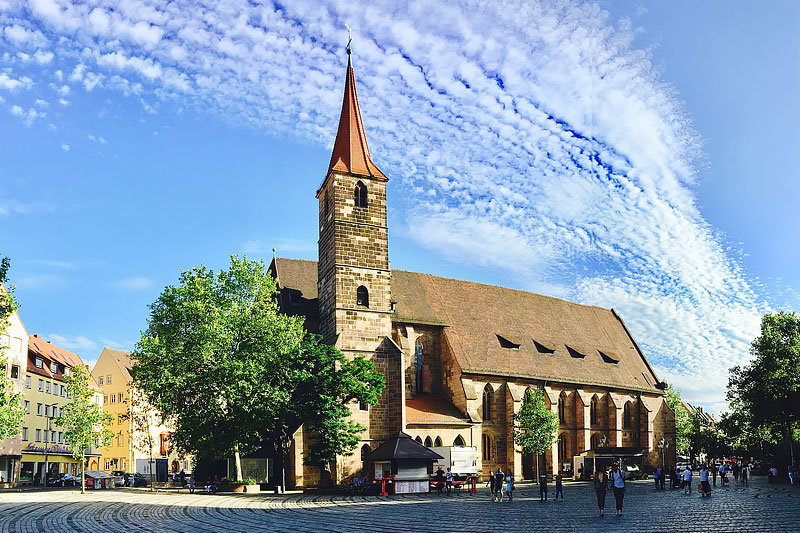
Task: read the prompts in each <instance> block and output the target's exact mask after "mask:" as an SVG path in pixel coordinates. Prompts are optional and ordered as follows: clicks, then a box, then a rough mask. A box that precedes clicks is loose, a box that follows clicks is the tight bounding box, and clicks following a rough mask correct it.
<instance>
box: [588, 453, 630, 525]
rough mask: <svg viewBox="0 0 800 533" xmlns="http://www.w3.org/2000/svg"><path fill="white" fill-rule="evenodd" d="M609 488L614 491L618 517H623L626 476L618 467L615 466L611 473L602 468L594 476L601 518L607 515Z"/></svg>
mask: <svg viewBox="0 0 800 533" xmlns="http://www.w3.org/2000/svg"><path fill="white" fill-rule="evenodd" d="M609 487H611V489H612V490H613V491H614V499H615V500H616V508H617V514H616V516H621V515H622V503H623V501H624V499H625V474H624V473H623V472H622V470H621V469H620V468H619V467H618V466H617V465H613V466H612V467H611V471H610V472H608V471H607V470H606V469H605V468H600V469H598V470H597V472H595V474H594V492H595V494H596V495H597V507H598V508H599V509H600V516H605V515H606V493H607V492H608V489H609Z"/></svg>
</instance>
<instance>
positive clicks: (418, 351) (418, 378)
mask: <svg viewBox="0 0 800 533" xmlns="http://www.w3.org/2000/svg"><path fill="white" fill-rule="evenodd" d="M423 351H424V346H423V345H422V340H421V339H417V342H415V343H414V385H415V386H416V391H415V392H416V393H417V394H419V393H420V392H422V355H423Z"/></svg>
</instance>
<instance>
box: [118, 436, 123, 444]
mask: <svg viewBox="0 0 800 533" xmlns="http://www.w3.org/2000/svg"><path fill="white" fill-rule="evenodd" d="M122 441H123V437H122V433H120V434H119V435H117V446H122Z"/></svg>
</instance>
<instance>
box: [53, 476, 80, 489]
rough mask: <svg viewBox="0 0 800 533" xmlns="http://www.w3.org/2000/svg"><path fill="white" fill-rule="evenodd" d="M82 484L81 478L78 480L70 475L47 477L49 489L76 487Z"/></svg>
mask: <svg viewBox="0 0 800 533" xmlns="http://www.w3.org/2000/svg"><path fill="white" fill-rule="evenodd" d="M80 484H81V480H80V478H76V477H75V476H72V475H70V474H55V475H53V474H51V475H49V476H47V485H48V486H49V487H74V486H75V485H80Z"/></svg>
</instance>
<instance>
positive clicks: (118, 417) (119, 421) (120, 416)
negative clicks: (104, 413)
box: [117, 414, 122, 424]
mask: <svg viewBox="0 0 800 533" xmlns="http://www.w3.org/2000/svg"><path fill="white" fill-rule="evenodd" d="M117 424H122V415H121V414H120V415H117Z"/></svg>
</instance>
